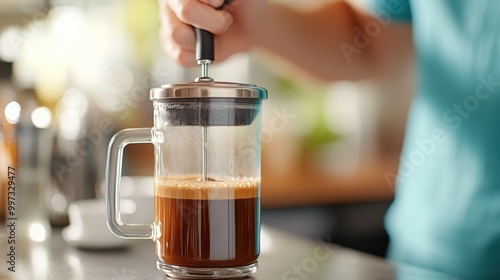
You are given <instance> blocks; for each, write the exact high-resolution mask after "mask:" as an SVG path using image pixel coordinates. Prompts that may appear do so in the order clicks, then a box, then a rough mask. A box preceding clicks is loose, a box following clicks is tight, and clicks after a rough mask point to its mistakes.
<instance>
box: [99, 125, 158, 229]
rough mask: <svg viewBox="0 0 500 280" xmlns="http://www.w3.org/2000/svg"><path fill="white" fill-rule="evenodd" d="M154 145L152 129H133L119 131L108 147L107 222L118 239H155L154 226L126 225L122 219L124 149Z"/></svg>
mask: <svg viewBox="0 0 500 280" xmlns="http://www.w3.org/2000/svg"><path fill="white" fill-rule="evenodd" d="M145 143H151V144H152V143H153V131H152V129H151V128H132V129H124V130H122V131H119V132H118V133H116V134H115V136H113V138H112V139H111V141H110V143H109V147H108V159H107V163H106V220H107V223H108V227H109V229H110V230H111V231H112V232H113V233H114V234H115V235H116V236H118V237H122V238H139V239H154V237H155V236H154V230H153V225H152V224H124V223H123V222H122V220H121V217H120V178H121V173H122V160H123V149H125V147H126V146H127V145H129V144H145Z"/></svg>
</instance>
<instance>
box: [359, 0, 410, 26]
mask: <svg viewBox="0 0 500 280" xmlns="http://www.w3.org/2000/svg"><path fill="white" fill-rule="evenodd" d="M410 1H411V0H364V3H365V7H366V9H367V10H368V11H369V12H371V13H372V14H373V15H376V16H378V17H380V18H381V19H383V20H384V21H388V22H391V21H394V22H411V21H412V13H411V5H410Z"/></svg>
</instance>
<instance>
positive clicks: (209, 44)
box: [194, 0, 233, 62]
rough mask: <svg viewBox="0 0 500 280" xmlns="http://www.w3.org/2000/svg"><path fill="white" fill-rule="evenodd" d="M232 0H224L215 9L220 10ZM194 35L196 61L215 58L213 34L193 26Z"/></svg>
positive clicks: (211, 60) (210, 60)
mask: <svg viewBox="0 0 500 280" xmlns="http://www.w3.org/2000/svg"><path fill="white" fill-rule="evenodd" d="M231 2H233V0H225V1H224V3H222V5H221V6H220V7H218V8H217V10H222V9H224V7H225V6H226V5H229V4H231ZM194 32H195V35H196V61H198V62H199V61H209V62H213V61H214V60H215V55H214V34H212V33H210V32H208V31H206V30H204V29H200V28H196V27H195V28H194Z"/></svg>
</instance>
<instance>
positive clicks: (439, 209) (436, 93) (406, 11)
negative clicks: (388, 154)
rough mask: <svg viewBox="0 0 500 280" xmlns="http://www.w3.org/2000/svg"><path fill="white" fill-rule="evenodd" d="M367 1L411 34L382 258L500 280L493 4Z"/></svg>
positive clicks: (496, 16)
mask: <svg viewBox="0 0 500 280" xmlns="http://www.w3.org/2000/svg"><path fill="white" fill-rule="evenodd" d="M367 1H368V4H369V5H368V6H367V8H368V9H369V10H371V11H372V12H373V13H374V14H378V15H380V16H382V17H383V15H384V14H385V15H387V12H390V15H391V18H390V21H391V22H401V21H403V22H408V23H410V24H411V25H412V29H413V36H414V44H415V49H416V61H417V81H418V83H417V89H416V94H415V96H414V98H413V101H412V106H411V110H410V116H409V121H408V126H407V132H406V139H405V143H404V148H403V153H402V156H401V161H400V168H399V173H398V177H397V179H396V185H397V188H396V198H395V200H394V203H393V204H392V206H391V207H390V209H389V211H388V213H387V216H386V229H387V231H388V233H389V235H390V240H391V244H390V247H389V253H388V257H389V258H390V259H392V260H394V261H396V262H402V263H408V264H412V265H417V266H421V267H425V268H429V269H433V270H436V271H441V272H445V273H448V274H452V275H456V276H461V277H465V278H470V279H500V0H367ZM382 32H383V31H382ZM394 44H397V42H394ZM386 175H387V174H386Z"/></svg>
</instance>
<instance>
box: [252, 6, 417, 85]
mask: <svg viewBox="0 0 500 280" xmlns="http://www.w3.org/2000/svg"><path fill="white" fill-rule="evenodd" d="M371 21H375V22H379V21H377V20H376V19H375V18H374V17H373V16H371V15H369V14H368V13H365V12H363V11H361V10H359V9H356V8H354V7H352V6H351V5H350V4H348V3H346V2H343V1H341V2H334V3H330V4H327V5H326V6H322V7H320V8H316V9H313V10H295V9H292V8H289V7H285V6H282V5H279V4H272V3H270V4H269V6H268V8H267V9H266V12H265V14H264V15H262V20H261V21H260V23H259V24H260V25H259V32H258V34H257V35H256V37H255V44H256V46H257V47H260V48H262V49H264V50H266V51H269V52H271V53H274V54H276V55H278V56H281V57H282V58H284V59H286V60H288V61H290V62H292V63H294V64H296V65H297V66H298V67H300V68H302V69H304V70H306V71H307V72H309V73H311V74H312V75H314V76H316V77H318V78H320V79H324V80H329V81H332V80H353V79H363V78H368V77H373V76H374V75H375V74H376V73H377V74H379V73H381V72H386V71H390V69H391V68H394V66H395V64H397V63H399V62H398V61H397V60H396V59H395V57H397V56H399V57H401V56H404V55H408V54H409V52H410V50H409V49H411V32H408V31H409V30H410V29H409V27H402V26H397V25H394V24H390V25H389V26H386V27H383V26H382V25H381V31H380V34H377V36H372V37H369V43H367V44H365V45H363V46H362V47H360V46H359V45H358V46H356V44H355V42H354V41H355V37H356V36H357V33H356V32H359V30H364V27H365V26H366V24H367V23H369V22H371ZM383 29H384V30H383ZM400 29H401V30H400ZM356 30H358V31H356ZM363 32H364V31H363ZM405 33H409V34H405ZM358 36H359V34H358ZM393 37H395V38H393ZM398 37H404V38H400V39H401V41H407V42H401V45H396V46H395V44H394V41H393V40H394V39H396V38H398ZM388 41H389V42H388ZM395 52H396V53H398V55H396V56H395V54H394V53H395Z"/></svg>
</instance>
